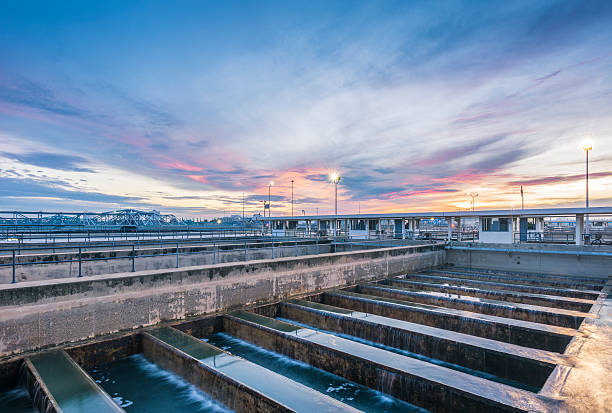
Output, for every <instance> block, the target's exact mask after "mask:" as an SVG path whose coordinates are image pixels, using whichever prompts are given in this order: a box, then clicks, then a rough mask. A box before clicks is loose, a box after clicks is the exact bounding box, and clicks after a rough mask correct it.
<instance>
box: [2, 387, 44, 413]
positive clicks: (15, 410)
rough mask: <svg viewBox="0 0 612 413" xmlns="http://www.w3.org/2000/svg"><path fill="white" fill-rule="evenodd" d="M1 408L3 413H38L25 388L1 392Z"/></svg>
mask: <svg viewBox="0 0 612 413" xmlns="http://www.w3.org/2000/svg"><path fill="white" fill-rule="evenodd" d="M0 408H1V409H2V412H3V413H38V410H36V409H35V408H34V406H33V405H32V399H31V398H30V394H29V393H28V391H27V390H26V389H25V387H16V388H14V389H11V390H8V391H5V392H0Z"/></svg>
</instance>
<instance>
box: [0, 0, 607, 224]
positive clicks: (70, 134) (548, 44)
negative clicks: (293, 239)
mask: <svg viewBox="0 0 612 413" xmlns="http://www.w3.org/2000/svg"><path fill="white" fill-rule="evenodd" d="M154 3H155V1H154ZM149 6H150V7H145V8H142V9H138V10H136V6H135V5H132V4H124V5H122V10H123V12H121V13H118V12H116V11H114V10H112V9H108V10H106V11H105V12H104V13H101V12H100V11H99V10H95V8H93V7H91V6H88V5H86V4H79V5H73V8H71V9H70V10H66V9H65V8H66V7H68V6H64V5H55V6H54V10H49V13H43V14H44V15H45V16H46V17H45V18H44V19H43V18H42V17H40V16H38V15H33V14H31V13H29V12H28V10H26V8H23V7H20V6H16V7H15V8H13V9H11V10H7V12H6V13H3V14H2V15H0V25H1V26H2V27H3V32H5V33H6V35H5V36H2V37H1V38H0V61H2V62H3V65H2V68H0V138H2V137H4V136H5V135H11V136H15V137H17V138H15V139H13V140H12V143H11V145H3V144H2V142H0V148H1V149H0V150H1V151H3V152H4V153H3V154H2V157H3V161H4V162H7V166H6V167H5V166H4V165H3V166H2V168H3V170H4V171H5V174H6V175H5V176H6V177H7V178H10V179H17V178H20V179H29V180H31V181H23V183H24V186H23V188H22V189H20V187H19V185H17V184H15V183H13V184H11V185H9V186H7V187H6V191H7V192H6V193H8V192H10V191H13V193H12V196H21V195H22V196H26V194H30V195H27V196H34V195H31V194H33V193H36V192H38V193H39V195H37V196H41V197H46V198H44V199H48V200H50V199H51V198H50V197H51V196H52V194H53V193H55V195H56V197H58V198H62V199H68V197H69V196H72V198H69V199H71V200H74V201H75V202H74V204H75V205H76V204H78V202H81V201H82V202H90V201H91V200H92V199H94V198H95V199H97V201H95V202H98V203H100V205H103V204H104V202H108V203H113V202H115V201H116V202H124V203H140V205H151V206H154V207H156V208H159V209H169V210H170V211H200V213H214V211H220V210H225V209H229V208H234V207H236V206H237V205H241V203H242V193H243V192H244V193H246V204H247V205H248V206H249V207H250V208H252V210H253V211H259V208H260V206H261V203H260V202H259V201H260V200H261V199H264V198H267V193H268V186H267V185H268V182H269V181H275V182H276V185H275V186H274V187H273V188H272V197H273V202H275V203H276V204H277V205H276V211H278V212H279V213H281V212H287V211H288V208H290V199H291V188H290V181H291V180H294V183H295V187H294V191H295V194H294V195H295V200H296V202H299V203H300V204H301V205H302V206H303V208H306V209H308V208H310V209H313V208H317V207H319V208H320V209H321V210H323V209H325V208H330V205H331V201H330V200H331V199H332V198H333V186H332V185H331V184H330V183H329V181H328V174H329V172H331V171H333V170H338V171H339V172H340V173H341V174H342V176H343V179H342V181H341V182H340V184H339V187H338V189H339V196H340V199H341V205H342V207H343V208H355V209H356V208H359V207H358V205H359V203H361V207H362V209H364V210H386V209H388V210H396V209H401V208H420V207H423V208H433V207H436V208H438V207H439V208H447V207H455V206H456V207H460V205H461V204H462V203H464V202H466V200H465V196H464V194H465V192H466V191H471V190H473V189H478V188H482V190H479V191H480V192H482V193H483V194H485V193H486V194H487V196H485V195H483V196H481V197H480V199H479V201H480V202H482V203H483V204H485V203H486V204H487V205H498V204H499V205H505V204H508V203H509V200H510V199H511V198H512V197H513V196H515V194H514V193H513V192H512V191H511V187H513V186H516V185H519V183H520V184H523V185H531V186H534V187H536V186H538V191H540V193H541V196H540V197H539V198H538V202H541V203H544V202H549V201H547V199H548V200H552V199H555V200H557V201H558V202H560V203H571V202H572V201H571V199H572V197H574V198H578V197H580V196H581V193H578V192H576V193H568V194H566V195H567V196H566V198H567V199H566V198H563V200H562V199H561V198H559V197H556V195H555V189H554V187H555V185H561V184H566V183H569V182H573V181H575V180H578V179H579V178H575V179H574V178H573V177H578V176H579V175H578V172H579V171H580V170H581V168H582V162H583V159H582V155H583V154H582V152H580V150H577V149H576V145H577V144H576V140H577V139H579V137H581V136H583V135H587V134H588V135H591V136H592V137H593V138H594V139H595V140H596V150H595V151H594V152H593V172H594V173H593V175H592V176H593V177H596V178H598V179H597V180H596V182H597V185H599V186H597V185H595V186H594V188H593V191H594V193H595V194H597V193H598V191H600V192H605V191H609V188H610V186H609V182H610V179H611V178H612V176H610V175H607V171H608V170H610V169H612V166H610V165H609V162H607V161H606V159H607V160H609V159H612V148H610V147H609V145H608V146H606V145H607V143H606V140H605V139H606V137H607V136H609V131H610V128H612V124H611V123H610V116H609V113H608V112H609V109H608V108H609V107H611V106H612V84H610V82H609V73H611V71H612V53H611V52H610V51H609V45H610V44H611V42H612V28H611V27H610V25H609V20H610V18H611V17H612V3H610V2H600V1H595V2H582V3H581V2H567V1H553V2H519V3H507V4H506V3H504V4H503V5H500V4H489V3H487V2H470V1H464V2H462V1H459V2H447V3H445V5H444V7H431V5H430V4H428V3H427V2H399V3H398V2H385V1H383V2H382V3H376V4H369V3H355V4H353V5H352V7H351V10H350V12H347V10H346V8H345V5H343V4H342V3H333V2H332V3H329V2H328V3H324V4H318V5H314V4H313V5H309V6H308V7H303V8H300V12H299V13H298V12H296V9H295V5H292V4H290V3H282V2H278V3H274V4H272V5H270V6H269V7H256V8H251V7H245V6H244V5H242V6H241V7H235V6H234V5H232V4H230V3H227V4H225V3H224V4H214V5H213V4H210V3H194V4H190V5H189V6H185V7H184V8H180V9H176V8H173V7H171V6H170V5H168V4H164V3H161V2H160V3H158V4H156V5H155V6H152V5H149ZM41 7H43V6H41ZM55 9H57V10H55ZM68 11H70V13H68ZM77 15H81V16H89V18H87V19H85V18H83V19H77V18H76V17H74V16H77ZM136 15H138V19H136V18H135V17H134V16H136ZM58 16H63V17H62V18H61V19H60V18H59V17H58ZM211 16H214V18H213V17H211ZM160 17H163V19H164V21H166V22H167V23H168V24H165V25H159V24H157V23H158V22H159V20H160ZM84 22H87V23H84ZM203 22H206V23H205V24H204V23H203ZM60 26H61V27H62V30H58V29H57V28H58V27H60ZM356 28H359V30H357V29H356ZM26 29H27V31H26ZM253 33H257V35H255V36H254V35H253ZM0 140H1V139H0ZM13 146H14V147H13ZM561 167H562V168H563V169H562V170H563V173H560V172H559V170H560V168H561ZM43 169H44V172H43V171H42V170H43ZM9 170H10V171H14V172H15V174H9V173H8V172H7V171H9ZM49 171H51V172H49ZM94 172H95V173H94ZM598 174H599V175H598ZM43 175H45V176H43ZM127 176H129V178H127ZM53 180H56V181H57V182H56V183H52V181H53ZM62 182H64V183H67V184H65V185H63V184H61V183H62ZM76 182H79V183H78V184H77V183H76ZM119 183H120V184H119ZM7 185H8V184H7ZM70 185H72V186H70ZM118 185H121V186H125V187H129V191H128V190H123V188H118ZM119 189H121V191H119ZM117 193H121V194H125V195H116V194H117ZM96 194H99V195H96ZM104 195H107V196H108V198H104ZM79 197H80V198H79ZM596 197H597V195H595V198H596ZM600 198H601V199H605V198H606V197H605V196H601V197H600ZM608 198H609V197H608ZM105 199H106V200H105ZM49 202H51V201H49ZM91 202H93V201H91ZM41 204H42V203H41ZM24 205H31V204H30V203H25V201H24ZM41 209H44V205H41ZM211 211H213V212H211Z"/></svg>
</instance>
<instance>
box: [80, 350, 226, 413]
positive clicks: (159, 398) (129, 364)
mask: <svg viewBox="0 0 612 413" xmlns="http://www.w3.org/2000/svg"><path fill="white" fill-rule="evenodd" d="M89 373H90V375H91V376H92V377H93V379H94V380H95V381H96V382H97V383H98V384H100V385H101V386H102V387H103V388H104V390H106V392H107V393H108V394H109V395H110V396H111V397H112V398H113V399H114V400H115V402H116V403H117V404H118V405H120V406H121V407H123V409H124V410H125V411H126V412H129V413H136V412H142V413H145V412H146V413H168V412H177V413H181V412H193V413H213V412H214V413H226V412H231V411H232V410H230V409H228V408H226V407H225V406H223V405H222V404H220V403H218V402H217V401H215V400H214V399H212V398H211V397H210V396H208V395H207V394H206V393H204V392H202V391H201V390H199V389H198V388H196V387H195V386H193V385H191V384H189V383H188V382H186V381H185V380H183V379H181V378H180V377H178V376H176V375H175V374H173V373H170V372H169V371H166V370H163V369H161V368H160V367H158V366H157V365H156V364H154V363H151V362H150V361H149V360H147V359H146V358H145V357H144V356H143V355H141V354H136V355H134V356H130V357H127V358H125V359H121V360H117V361H115V362H112V363H109V364H104V365H102V366H98V367H97V368H95V369H93V370H91V371H90V372H89Z"/></svg>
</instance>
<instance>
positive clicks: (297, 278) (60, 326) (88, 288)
mask: <svg viewBox="0 0 612 413" xmlns="http://www.w3.org/2000/svg"><path fill="white" fill-rule="evenodd" d="M417 249H420V250H422V252H418V250H417ZM424 249H426V247H414V246H413V247H394V248H384V249H377V250H369V251H358V252H345V253H337V254H322V255H316V256H303V257H296V258H280V259H275V260H263V261H252V262H246V263H232V264H220V265H215V266H200V267H188V268H179V269H173V270H157V271H141V272H136V273H123V274H110V275H103V276H93V277H87V278H80V279H59V280H45V281H34V282H24V283H18V284H13V285H4V286H2V287H1V288H0V306H4V307H3V308H1V307H0V357H1V356H4V355H9V354H14V353H20V352H23V351H27V350H32V349H37V348H41V347H45V346H52V345H57V344H61V343H65V342H74V341H79V340H83V339H86V338H91V337H95V336H101V335H105V334H110V333H115V332H118V331H122V330H130V329H134V328H137V327H141V326H147V325H154V324H157V323H159V322H161V321H166V320H180V319H184V318H186V317H189V316H197V315H202V314H206V313H211V312H215V311H224V310H228V309H232V308H238V307H242V306H245V305H254V304H264V303H269V302H274V301H277V300H281V299H285V298H288V297H291V296H296V295H302V294H308V293H314V292H317V291H322V290H325V289H329V288H334V287H339V286H345V285H351V284H356V283H359V282H363V281H367V280H374V279H381V278H385V277H388V276H393V275H399V274H402V273H406V272H409V271H418V270H422V269H428V268H432V267H435V266H439V265H442V264H444V262H445V254H446V252H445V251H444V250H443V249H442V246H435V247H432V249H433V250H431V251H425V250H424Z"/></svg>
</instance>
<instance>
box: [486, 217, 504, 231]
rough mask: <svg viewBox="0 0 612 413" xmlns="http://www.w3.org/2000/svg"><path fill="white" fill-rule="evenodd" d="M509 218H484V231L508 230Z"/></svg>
mask: <svg viewBox="0 0 612 413" xmlns="http://www.w3.org/2000/svg"><path fill="white" fill-rule="evenodd" d="M509 223H510V219H509V218H483V219H482V231H483V232H508V225H509Z"/></svg>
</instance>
